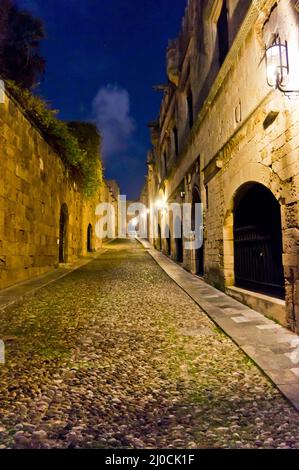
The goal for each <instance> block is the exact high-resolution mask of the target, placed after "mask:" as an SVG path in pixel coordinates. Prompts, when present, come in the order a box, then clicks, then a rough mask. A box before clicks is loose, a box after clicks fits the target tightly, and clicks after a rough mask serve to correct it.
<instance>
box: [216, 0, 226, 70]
mask: <svg viewBox="0 0 299 470" xmlns="http://www.w3.org/2000/svg"><path fill="white" fill-rule="evenodd" d="M217 33H218V50H219V65H220V67H221V65H222V64H223V62H224V60H225V57H226V56H227V53H228V50H229V41H228V19H227V3H226V0H223V2H222V8H221V12H220V16H219V19H218V21H217Z"/></svg>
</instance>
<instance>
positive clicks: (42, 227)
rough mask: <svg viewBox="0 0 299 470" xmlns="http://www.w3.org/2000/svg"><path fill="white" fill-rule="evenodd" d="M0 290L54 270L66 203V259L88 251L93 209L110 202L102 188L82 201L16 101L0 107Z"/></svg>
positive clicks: (94, 245)
mask: <svg viewBox="0 0 299 470" xmlns="http://www.w3.org/2000/svg"><path fill="white" fill-rule="evenodd" d="M0 156H1V172H0V289H2V288H5V287H7V286H10V285H11V284H14V283H17V282H20V281H24V280H26V279H29V278H32V277H34V276H37V275H40V274H43V273H45V272H47V271H49V270H51V269H53V268H55V267H57V266H58V262H59V236H60V228H59V227H60V211H61V207H62V205H64V204H65V205H66V207H67V213H68V227H67V233H66V240H65V247H66V252H65V261H66V262H72V261H74V260H75V259H76V258H78V257H79V256H81V255H85V254H86V252H87V228H88V225H89V224H91V226H92V228H93V230H92V242H91V245H92V249H98V248H99V247H100V246H101V240H98V239H96V237H95V233H94V227H95V222H96V220H95V218H96V217H95V206H96V204H97V203H98V202H100V201H103V200H107V198H109V190H108V188H107V186H106V185H105V184H103V186H102V187H101V188H99V192H98V194H97V195H96V196H95V197H94V198H92V199H85V198H84V197H83V195H82V193H81V192H80V191H79V190H78V188H77V185H76V182H75V181H74V180H73V179H72V178H71V176H70V175H69V174H68V171H67V169H66V167H65V166H64V164H63V162H62V160H61V159H60V157H59V156H58V155H57V154H56V153H55V152H54V150H53V149H52V148H51V147H50V146H49V145H48V144H47V143H46V142H45V140H44V138H43V136H42V135H41V133H40V132H39V130H38V129H37V128H36V127H35V126H34V125H33V124H32V123H31V122H30V121H29V120H28V119H27V117H26V116H25V114H24V112H23V110H22V109H21V107H20V106H19V105H18V103H16V102H15V100H14V99H13V98H12V97H11V96H9V95H8V94H7V93H5V96H4V103H2V104H0Z"/></svg>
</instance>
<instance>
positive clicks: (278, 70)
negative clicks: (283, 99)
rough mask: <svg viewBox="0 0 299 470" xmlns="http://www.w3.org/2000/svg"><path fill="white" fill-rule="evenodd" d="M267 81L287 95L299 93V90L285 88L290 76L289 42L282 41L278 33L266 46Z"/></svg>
mask: <svg viewBox="0 0 299 470" xmlns="http://www.w3.org/2000/svg"><path fill="white" fill-rule="evenodd" d="M265 59H266V72H267V83H268V85H269V86H270V87H272V88H276V89H277V90H279V91H281V92H282V93H284V94H285V95H293V94H299V90H287V89H286V88H285V86H286V82H287V79H288V76H289V72H290V68H289V53H288V43H287V41H285V42H284V43H282V42H281V40H280V37H279V35H277V36H276V37H275V39H274V41H273V42H272V44H271V45H270V46H269V47H267V46H266V47H265Z"/></svg>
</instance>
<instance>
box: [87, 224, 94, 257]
mask: <svg viewBox="0 0 299 470" xmlns="http://www.w3.org/2000/svg"><path fill="white" fill-rule="evenodd" d="M92 235H93V230H92V225H91V224H89V225H88V227H87V251H88V252H89V253H91V252H92V251H93V248H92Z"/></svg>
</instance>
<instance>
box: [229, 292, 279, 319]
mask: <svg viewBox="0 0 299 470" xmlns="http://www.w3.org/2000/svg"><path fill="white" fill-rule="evenodd" d="M225 292H226V294H228V295H230V296H231V297H233V298H234V299H236V300H238V301H239V302H242V303H243V304H245V305H247V306H248V307H250V308H252V309H253V310H257V311H258V312H261V313H262V314H263V315H265V316H266V317H268V318H270V319H271V320H275V321H278V322H279V323H280V324H281V325H282V326H287V316H286V303H285V301H284V300H282V299H277V298H275V297H270V296H269V295H265V294H261V293H259V292H253V291H249V290H246V289H241V288H240V287H235V286H231V287H226V289H225Z"/></svg>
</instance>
